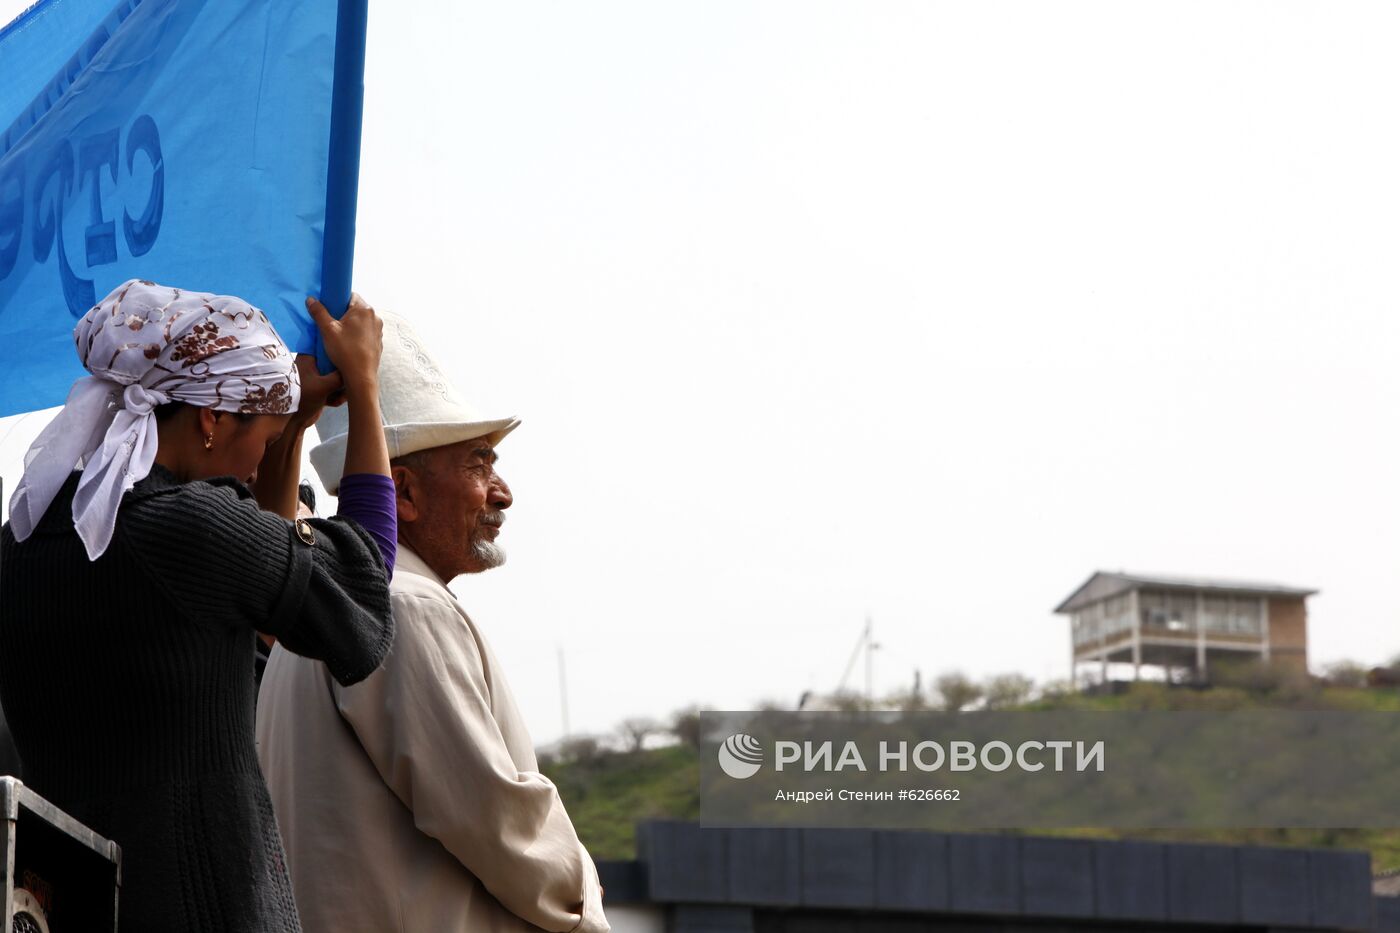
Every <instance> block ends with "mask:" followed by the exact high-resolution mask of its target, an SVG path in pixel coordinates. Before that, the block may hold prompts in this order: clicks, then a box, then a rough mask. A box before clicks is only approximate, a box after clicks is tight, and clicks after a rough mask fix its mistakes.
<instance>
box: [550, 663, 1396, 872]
mask: <svg viewBox="0 0 1400 933" xmlns="http://www.w3.org/2000/svg"><path fill="white" fill-rule="evenodd" d="M1280 707H1284V708H1293V709H1333V710H1395V711H1400V692H1396V691H1390V690H1362V689H1348V688H1340V687H1323V688H1311V689H1307V690H1299V691H1296V692H1289V691H1281V692H1280V691H1269V692H1266V693H1260V692H1258V691H1252V690H1248V689H1244V688H1236V687H1218V688H1213V689H1207V690H1184V689H1179V688H1167V687H1164V686H1162V685H1160V684H1137V685H1134V686H1133V687H1132V688H1131V689H1129V690H1127V691H1126V692H1124V693H1121V694H1117V695H1097V696H1094V695H1077V694H1076V695H1067V696H1060V697H1047V698H1042V699H1040V700H1037V701H1035V702H1032V703H1028V704H1026V705H1024V706H1022V707H1018V708H1020V709H1092V710H1144V709H1183V710H1185V709H1193V710H1222V711H1223V710H1232V709H1251V708H1280ZM543 770H544V772H545V774H546V775H548V776H549V777H550V779H551V780H553V781H554V783H555V784H556V785H557V786H558V787H559V793H560V795H561V796H562V797H563V799H564V803H565V804H566V805H567V806H568V808H569V814H570V816H571V817H572V818H573V821H574V825H575V826H576V827H577V828H578V832H579V836H580V838H582V839H583V841H584V844H585V845H587V846H588V849H589V851H590V852H591V853H592V854H593V855H594V857H595V858H601V859H630V858H634V857H635V855H636V852H635V846H634V842H633V825H634V824H635V823H636V822H637V821H638V820H644V819H650V818H660V817H666V818H673V819H691V820H693V819H696V818H698V816H699V812H700V800H699V759H698V756H697V751H696V749H695V748H694V746H692V745H688V744H676V745H668V746H665V747H662V748H652V749H643V750H641V751H634V752H616V751H607V750H599V751H597V752H596V753H594V754H591V755H589V756H586V757H583V758H578V759H574V760H554V761H549V762H547V763H545V764H544V765H543ZM1025 832H1028V833H1030V832H1035V833H1038V834H1042V835H1057V836H1076V837H1099V838H1129V837H1131V838H1135V839H1154V840H1160V841H1178V842H1180V841H1193V842H1219V843H1236V844H1243V843H1249V844H1254V845H1279V846H1309V847H1312V846H1316V847H1324V848H1333V847H1337V848H1349V849H1364V850H1367V851H1369V852H1370V853H1371V858H1372V866H1373V869H1374V870H1376V871H1382V870H1387V869H1397V868H1400V828H1396V829H1348V828H1339V829H1232V830H1215V831H1208V830H1192V831H1187V830H1156V831H1143V830H1133V831H1115V830H1104V829H1092V828H1086V829H1075V830H1064V829H1059V830H1043V831H1042V830H1033V829H1026V830H1025Z"/></svg>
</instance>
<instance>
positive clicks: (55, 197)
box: [0, 0, 367, 415]
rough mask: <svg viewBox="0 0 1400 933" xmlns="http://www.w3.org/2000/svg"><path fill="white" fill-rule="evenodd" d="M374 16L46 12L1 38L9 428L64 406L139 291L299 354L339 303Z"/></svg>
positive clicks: (213, 2) (341, 8)
mask: <svg viewBox="0 0 1400 933" xmlns="http://www.w3.org/2000/svg"><path fill="white" fill-rule="evenodd" d="M366 3H367V0H40V2H39V3H37V4H35V5H34V6H33V7H31V8H30V9H29V10H27V11H26V12H25V13H23V14H21V15H20V16H19V18H18V19H16V20H15V21H14V22H12V23H11V24H10V25H9V26H7V27H5V28H4V29H3V30H0V415H8V414H13V413H15V412H20V411H31V410H34V409H38V408H44V407H48V406H51V405H58V404H61V403H62V402H63V400H64V398H65V397H66V395H67V392H68V389H69V387H70V386H71V385H72V383H73V381H74V380H75V379H76V378H78V377H79V376H80V375H82V374H83V373H82V369H81V367H80V366H79V364H78V359H77V355H76V353H75V352H74V348H73V337H72V331H73V325H74V324H75V322H76V321H77V319H78V318H79V317H81V316H82V315H84V314H86V313H87V311H88V310H89V309H90V308H91V307H92V306H93V305H94V304H95V303H96V302H97V301H98V300H100V299H101V298H102V297H104V296H105V295H106V294H107V293H108V292H109V291H110V290H111V289H112V288H114V287H115V286H116V285H118V284H120V283H121V282H123V281H125V280H127V279H130V278H142V279H149V280H153V281H156V282H160V283H161V284H163V285H173V286H176V287H179V288H185V289H190V290H193V291H204V292H215V293H219V294H229V295H237V296H239V297H240V298H244V299H246V300H247V301H249V302H251V303H252V304H254V305H256V306H258V307H260V308H262V309H263V310H264V311H266V312H267V314H268V316H269V317H270V318H271V319H272V322H273V324H274V326H276V327H277V330H278V332H279V333H280V334H281V335H282V339H283V340H285V341H286V342H287V343H288V345H289V346H291V347H292V349H293V350H295V351H297V352H312V351H313V350H315V349H316V348H317V340H316V329H315V326H314V325H313V324H312V323H311V320H310V318H309V316H308V315H307V313H306V310H305V306H304V301H305V298H306V296H307V295H319V296H321V298H322V300H323V301H324V302H325V304H326V306H327V307H328V308H330V309H331V310H332V312H334V313H337V314H338V313H340V311H342V310H343V309H344V307H345V305H346V303H347V302H348V300H349V296H350V263H351V256H352V252H353V246H354V222H355V194H356V184H357V178H358V175H359V144H360V114H361V107H362V101H363V74H364V36H365V6H366Z"/></svg>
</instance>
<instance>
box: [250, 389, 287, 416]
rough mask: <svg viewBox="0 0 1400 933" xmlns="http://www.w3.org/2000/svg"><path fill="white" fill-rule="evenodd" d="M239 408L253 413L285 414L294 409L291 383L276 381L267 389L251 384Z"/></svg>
mask: <svg viewBox="0 0 1400 933" xmlns="http://www.w3.org/2000/svg"><path fill="white" fill-rule="evenodd" d="M238 410H239V411H241V412H244V413H246V414H252V415H285V414H286V413H287V412H289V411H291V410H292V386H291V383H289V382H274V383H273V384H272V385H271V386H270V387H268V388H266V389H264V388H263V387H262V386H249V387H248V394H247V395H245V396H243V401H242V403H241V404H240V405H239V406H238Z"/></svg>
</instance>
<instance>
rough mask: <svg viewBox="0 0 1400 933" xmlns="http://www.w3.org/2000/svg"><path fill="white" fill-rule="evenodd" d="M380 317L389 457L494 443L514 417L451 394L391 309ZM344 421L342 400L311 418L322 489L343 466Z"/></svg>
mask: <svg viewBox="0 0 1400 933" xmlns="http://www.w3.org/2000/svg"><path fill="white" fill-rule="evenodd" d="M377 313H378V315H379V317H381V318H382V319H383V320H384V354H383V355H382V356H381V357H380V358H379V409H380V413H381V415H382V417H383V419H384V440H385V441H387V442H388V445H389V457H390V459H393V458H394V457H402V456H403V455H405V454H411V453H416V452H417V451H420V450H428V449H429V448H432V447H442V446H444V445H446V444H456V443H457V442H459V441H468V440H471V439H472V438H474V437H489V438H490V439H491V442H492V443H493V444H495V443H499V442H500V440H501V438H503V437H505V436H506V435H507V434H509V433H510V432H511V431H513V430H515V427H516V425H518V424H520V420H519V419H518V418H495V419H488V418H483V417H482V416H481V414H480V413H479V412H478V411H477V410H476V409H475V408H473V407H472V406H471V405H469V404H467V402H466V401H465V400H464V399H463V398H462V397H461V396H460V395H458V394H457V390H456V389H455V388H453V386H452V383H451V382H449V381H448V380H447V378H446V377H445V376H444V375H443V374H442V368H441V367H440V366H438V364H437V361H436V360H434V359H433V358H432V357H431V356H429V355H428V351H427V348H426V347H424V346H423V342H422V341H421V340H419V339H418V335H417V334H415V333H414V332H413V328H412V327H410V326H409V324H408V322H407V321H406V320H404V319H403V318H401V317H399V316H398V315H397V314H390V313H388V312H384V311H379V312H377ZM349 426H350V421H349V414H348V412H347V410H346V406H344V405H342V406H340V407H339V408H327V409H326V410H325V411H323V412H322V413H321V417H320V419H319V420H318V421H317V422H316V433H317V434H318V435H320V437H321V443H319V444H317V445H316V446H315V447H314V448H313V449H312V451H311V465H312V466H314V467H315V468H316V474H317V475H318V476H320V477H321V484H322V485H323V486H325V487H326V491H327V492H329V493H331V494H332V495H334V494H335V493H336V492H337V491H338V490H339V489H340V476H341V473H343V472H344V470H345V440H346V437H347V431H348V430H349Z"/></svg>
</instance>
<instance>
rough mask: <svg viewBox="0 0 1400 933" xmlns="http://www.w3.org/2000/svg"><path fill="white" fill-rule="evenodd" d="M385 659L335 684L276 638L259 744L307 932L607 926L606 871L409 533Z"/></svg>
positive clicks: (488, 660)
mask: <svg viewBox="0 0 1400 933" xmlns="http://www.w3.org/2000/svg"><path fill="white" fill-rule="evenodd" d="M390 591H391V595H392V598H393V607H394V620H395V623H396V624H397V632H396V634H395V637H394V646H393V648H392V649H391V651H390V652H389V655H388V657H387V658H385V660H384V664H383V665H382V666H381V667H380V668H379V670H377V671H375V672H374V673H373V674H371V675H370V676H369V677H368V678H367V679H366V680H364V681H363V682H361V683H358V684H356V685H354V686H352V687H341V686H340V685H339V684H337V683H336V682H335V680H334V679H333V678H332V677H331V676H330V674H329V673H328V672H327V671H326V668H325V665H323V664H321V663H320V662H318V661H310V660H307V659H305V658H301V657H298V656H296V655H294V654H291V653H290V652H288V651H284V650H283V649H282V648H281V647H280V646H279V647H278V648H276V649H274V650H273V653H272V657H271V659H270V660H269V662H268V665H267V670H266V672H265V673H264V675H263V682H262V692H261V693H260V694H259V699H258V732H257V735H258V757H259V759H260V761H261V762H262V768H263V773H264V774H265V775H266V777H267V784H268V788H269V789H270V790H271V792H272V802H273V805H274V808H275V809H276V813H277V822H278V824H279V826H280V827H281V830H282V840H283V843H284V845H285V847H286V852H287V862H288V865H287V867H288V869H289V870H290V873H291V877H292V888H293V891H294V892H295V894H296V901H297V910H298V912H299V913H300V915H301V922H302V926H303V927H304V928H305V929H306V931H307V933H355V931H366V933H368V931H374V933H381V931H392V930H397V931H405V933H416V931H422V933H457V931H464V933H466V931H469V933H494V931H508V930H509V931H514V930H531V929H535V928H543V929H546V930H556V931H566V930H576V931H578V933H603V931H606V930H608V922H607V920H606V919H604V917H603V908H602V901H601V897H600V893H599V888H598V876H597V872H596V870H595V869H594V867H593V861H592V859H591V858H589V855H588V853H587V851H585V850H584V848H583V846H582V845H581V844H580V843H579V841H578V836H577V835H576V834H575V832H574V827H573V824H572V823H571V822H570V821H569V815H568V814H567V813H565V812H564V805H563V803H562V802H561V801H560V799H559V793H558V791H556V790H555V788H554V785H553V784H552V783H551V782H550V781H549V779H548V778H546V777H545V776H544V775H542V774H540V773H539V770H538V764H537V763H536V761H535V753H534V749H533V747H532V745H531V742H530V736H529V735H528V734H527V733H526V730H525V724H524V722H523V721H522V720H521V718H520V713H519V711H518V710H517V709H516V706H515V700H514V699H513V698H512V696H511V692H510V688H509V687H508V686H507V685H506V682H505V677H504V675H503V674H502V671H501V668H500V665H499V664H498V663H497V661H496V658H495V655H494V654H492V652H491V648H490V647H489V646H488V645H487V644H486V641H485V640H484V639H483V638H482V637H481V633H480V632H479V631H477V628H476V626H475V625H474V624H473V623H472V621H471V619H469V618H467V614H466V613H465V612H463V611H462V608H461V606H459V605H458V603H457V600H456V599H455V598H454V597H453V596H452V593H451V592H450V591H449V590H448V589H447V587H446V586H445V585H444V584H443V581H442V580H441V579H439V578H438V577H437V575H436V574H434V573H433V572H432V571H431V570H430V569H428V567H427V565H426V564H424V563H423V561H422V560H421V559H420V558H419V557H418V556H417V555H416V554H414V553H413V552H412V551H410V550H408V549H407V548H405V547H404V546H403V545H400V546H399V552H398V559H397V566H396V568H395V571H394V580H393V584H392V586H391V587H390Z"/></svg>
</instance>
